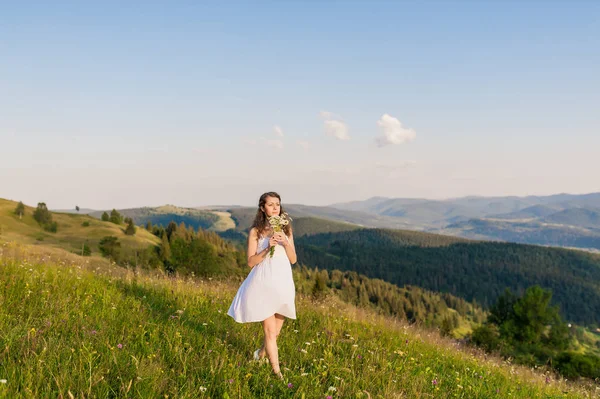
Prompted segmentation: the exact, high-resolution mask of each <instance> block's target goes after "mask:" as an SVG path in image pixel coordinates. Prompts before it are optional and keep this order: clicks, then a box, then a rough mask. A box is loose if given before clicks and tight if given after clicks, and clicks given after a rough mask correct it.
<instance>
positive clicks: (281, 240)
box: [273, 232, 290, 247]
mask: <svg viewBox="0 0 600 399" xmlns="http://www.w3.org/2000/svg"><path fill="white" fill-rule="evenodd" d="M273 237H274V238H275V240H276V242H277V243H278V244H281V245H283V246H284V247H285V246H287V245H288V244H289V243H290V241H289V239H288V238H287V236H286V235H285V234H284V233H282V232H277V233H275V234H274V235H273Z"/></svg>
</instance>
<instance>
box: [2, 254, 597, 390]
mask: <svg viewBox="0 0 600 399" xmlns="http://www.w3.org/2000/svg"><path fill="white" fill-rule="evenodd" d="M17 252H18V251H17ZM13 253H15V248H11V247H10V246H6V244H4V245H3V247H2V249H0V331H1V334H0V347H2V348H3V350H2V351H1V352H0V379H1V380H2V381H3V383H2V384H0V397H6V398H12V397H65V398H66V397H144V398H146V397H161V398H164V397H176V398H197V397H206V398H274V397H276V398H327V397H332V398H342V397H352V398H365V399H366V398H407V397H408V398H429V397H437V398H455V397H463V398H507V397H511V398H527V399H529V398H595V397H598V391H594V387H585V386H583V385H576V384H571V383H567V382H565V381H564V380H560V379H556V378H555V377H554V376H553V375H550V374H542V372H532V371H531V370H529V369H527V368H523V367H518V366H513V365H510V364H506V363H503V362H501V361H498V360H496V359H494V358H484V357H483V356H479V355H477V354H476V353H474V352H470V351H469V350H466V349H460V348H457V347H456V345H455V343H453V342H451V341H447V340H443V339H441V338H440V337H439V336H438V335H437V334H436V333H435V332H430V331H426V330H419V329H415V328H413V327H411V326H408V325H405V324H402V323H398V322H397V321H396V320H394V319H387V318H382V317H378V316H376V315H373V314H372V313H370V312H363V311H360V310H358V309H356V308H354V307H351V306H348V305H345V304H343V303H340V302H338V301H336V300H333V299H328V300H326V301H324V302H318V303H314V302H312V301H310V300H308V299H306V298H302V297H298V319H297V320H295V321H289V322H287V323H286V324H285V325H284V328H283V330H282V334H281V336H280V339H279V347H280V359H281V362H282V371H283V372H284V374H285V377H286V380H285V381H279V380H276V379H274V378H273V377H272V376H271V373H270V371H269V367H268V366H267V365H265V364H263V363H255V362H253V361H251V360H250V358H251V353H252V351H253V350H254V349H256V348H257V347H258V346H260V334H259V329H260V327H259V326H258V325H257V324H245V325H242V324H236V323H235V322H234V321H233V320H232V319H231V318H229V317H228V316H227V315H226V314H225V313H226V311H227V308H228V305H229V303H230V301H231V298H232V297H233V295H234V292H235V289H236V288H237V284H229V283H219V282H214V281H209V280H205V281H198V280H181V279H166V278H162V277H160V276H149V275H139V274H138V275H134V274H131V273H124V272H123V271H122V270H121V272H120V273H118V274H117V273H114V270H113V271H108V270H103V269H100V270H96V269H93V270H89V269H88V268H87V266H86V264H85V263H76V264H73V265H69V264H68V262H64V261H58V262H54V261H48V260H46V261H36V260H33V259H28V258H25V257H23V256H17V257H16V258H15V257H13V256H10V255H8V254H13ZM25 253H27V252H25ZM64 287H69V289H64Z"/></svg>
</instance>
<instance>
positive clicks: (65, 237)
mask: <svg viewBox="0 0 600 399" xmlns="http://www.w3.org/2000/svg"><path fill="white" fill-rule="evenodd" d="M16 206H17V202H14V201H8V200H5V199H1V198H0V225H1V226H3V228H2V234H1V235H0V242H2V241H5V242H8V241H17V242H20V243H24V244H35V243H43V245H44V246H52V247H55V248H62V249H66V250H67V251H69V252H75V253H80V252H81V248H82V245H83V244H84V243H85V242H87V243H88V245H90V247H91V248H92V252H94V253H96V254H98V243H99V242H100V240H101V239H102V238H103V237H105V236H110V235H112V236H116V237H117V238H118V239H119V241H121V242H122V246H123V247H127V248H130V249H144V248H146V247H148V246H150V245H153V244H158V243H159V242H160V240H159V239H158V238H157V237H155V236H154V235H153V234H152V233H150V232H148V231H146V230H145V229H143V228H138V229H137V230H136V234H135V235H133V236H128V235H126V234H125V227H126V226H125V225H124V224H123V225H116V224H114V223H111V222H103V221H101V220H98V219H96V218H93V217H91V216H88V215H78V214H72V213H56V212H52V218H53V220H54V221H56V222H57V224H58V231H57V232H56V233H49V232H46V231H44V230H43V228H42V227H41V226H40V225H39V224H38V223H37V222H36V221H35V219H34V218H33V211H34V210H35V208H32V207H29V206H26V207H25V208H26V210H25V215H24V216H23V218H22V219H19V216H17V215H15V214H14V210H15V208H16ZM85 221H87V222H89V224H90V225H89V226H87V227H85V226H83V225H82V224H83V222H85Z"/></svg>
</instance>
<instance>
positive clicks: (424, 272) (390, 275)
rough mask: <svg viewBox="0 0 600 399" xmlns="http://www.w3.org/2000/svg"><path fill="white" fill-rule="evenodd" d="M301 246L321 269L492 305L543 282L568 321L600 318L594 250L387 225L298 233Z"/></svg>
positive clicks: (599, 265) (599, 272) (598, 263)
mask: <svg viewBox="0 0 600 399" xmlns="http://www.w3.org/2000/svg"><path fill="white" fill-rule="evenodd" d="M296 247H297V252H298V258H299V259H301V260H302V262H304V263H306V264H308V265H311V266H313V267H318V268H322V269H327V270H336V269H337V270H342V271H346V270H348V271H356V272H358V273H360V274H364V275H366V276H368V277H372V278H381V279H383V280H385V281H388V282H391V283H394V284H396V285H398V286H404V285H414V286H419V287H422V288H426V289H429V290H432V291H436V292H446V293H451V294H453V295H455V296H458V297H461V298H464V299H466V300H468V301H471V302H472V301H476V302H477V303H480V304H482V306H483V307H484V308H486V307H489V306H490V305H492V304H493V303H494V301H495V300H496V299H497V298H498V297H499V296H500V295H501V294H502V293H503V291H504V289H505V288H506V287H509V288H511V289H512V290H513V291H515V292H517V293H522V292H524V291H525V289H526V288H528V287H530V286H533V285H540V286H542V287H544V288H549V289H551V290H552V292H553V300H554V302H555V303H556V304H557V305H558V306H559V308H560V313H561V315H562V316H563V317H564V318H565V319H568V320H570V321H575V322H580V323H585V324H588V325H591V324H594V323H598V322H599V321H600V313H599V312H598V309H600V257H599V256H598V255H594V254H589V253H584V252H581V251H570V250H566V249H560V248H547V247H540V246H532V245H522V244H511V243H495V242H464V241H463V242H461V241H460V240H456V239H453V238H451V237H443V236H436V235H433V234H425V233H415V234H412V233H409V232H406V233H404V234H399V233H398V232H389V231H386V230H382V229H362V230H356V231H351V232H340V233H325V234H317V235H311V236H304V237H298V238H297V239H296Z"/></svg>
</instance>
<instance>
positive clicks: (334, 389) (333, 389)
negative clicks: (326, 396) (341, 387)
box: [327, 386, 337, 392]
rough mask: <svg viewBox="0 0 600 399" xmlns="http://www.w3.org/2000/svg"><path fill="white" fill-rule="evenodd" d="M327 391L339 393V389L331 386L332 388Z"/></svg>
mask: <svg viewBox="0 0 600 399" xmlns="http://www.w3.org/2000/svg"><path fill="white" fill-rule="evenodd" d="M327 391H328V392H335V391H337V388H336V387H334V386H331V387H329V388H327Z"/></svg>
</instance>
